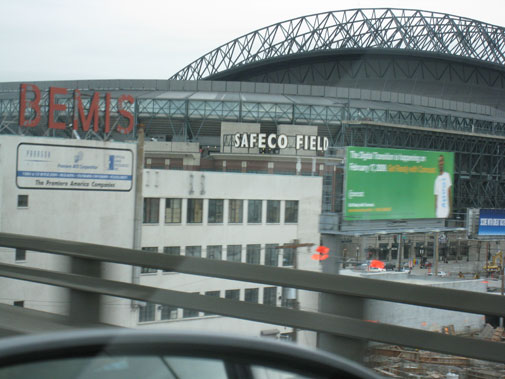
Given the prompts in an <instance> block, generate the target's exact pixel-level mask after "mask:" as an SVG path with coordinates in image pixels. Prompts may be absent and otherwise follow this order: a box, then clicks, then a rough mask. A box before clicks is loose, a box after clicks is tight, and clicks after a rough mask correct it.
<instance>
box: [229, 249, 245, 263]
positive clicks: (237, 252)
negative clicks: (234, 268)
mask: <svg viewBox="0 0 505 379" xmlns="http://www.w3.org/2000/svg"><path fill="white" fill-rule="evenodd" d="M241 258H242V245H228V246H227V247H226V260H227V261H229V262H240V261H241V260H242V259H241Z"/></svg>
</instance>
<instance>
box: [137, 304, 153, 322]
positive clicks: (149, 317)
mask: <svg viewBox="0 0 505 379" xmlns="http://www.w3.org/2000/svg"><path fill="white" fill-rule="evenodd" d="M155 311H156V304H154V303H146V305H145V306H143V307H139V322H146V321H154V314H155Z"/></svg>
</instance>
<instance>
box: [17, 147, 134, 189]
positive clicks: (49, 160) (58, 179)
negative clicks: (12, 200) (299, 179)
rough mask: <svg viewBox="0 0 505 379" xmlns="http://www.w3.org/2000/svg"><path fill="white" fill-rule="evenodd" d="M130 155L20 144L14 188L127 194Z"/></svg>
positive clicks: (122, 151) (128, 152) (98, 149)
mask: <svg viewBox="0 0 505 379" xmlns="http://www.w3.org/2000/svg"><path fill="white" fill-rule="evenodd" d="M132 183H133V152H132V151H131V150H128V149H110V148H101V147H87V146H86V147H84V146H63V145H51V144H34V143H20V144H19V145H18V149H17V163H16V185H17V186H18V187H19V188H30V189H67V190H81V191H82V190H88V191H89V190H91V191H130V190H131V189H132Z"/></svg>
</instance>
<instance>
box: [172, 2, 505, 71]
mask: <svg viewBox="0 0 505 379" xmlns="http://www.w3.org/2000/svg"><path fill="white" fill-rule="evenodd" d="M368 48H380V49H396V50H410V51H417V52H427V53H439V54H445V55H452V56H457V57H462V58H470V59H476V60H480V61H483V62H488V63H494V64H499V65H503V64H504V63H505V28H503V27H499V26H495V25H490V24H486V23H483V22H480V21H476V20H472V19H469V18H464V17H459V16H453V15H449V14H443V13H436V12H428V11H421V10H408V9H389V8H385V9H352V10H343V11H333V12H326V13H319V14H314V15H309V16H303V17H299V18H295V19H291V20H287V21H284V22H280V23H277V24H274V25H270V26H267V27H264V28H262V29H258V30H255V31H253V32H251V33H249V34H246V35H244V36H242V37H239V38H237V39H234V40H233V41H230V42H228V43H226V44H224V45H222V46H220V47H218V48H217V49H215V50H212V51H211V52H209V53H207V54H205V55H204V56H202V57H200V58H199V59H197V60H195V61H194V62H192V63H191V64H189V65H188V66H186V67H184V68H183V69H182V70H181V71H179V72H177V73H176V74H175V75H173V76H172V77H171V78H170V79H179V80H197V79H202V78H207V77H212V76H213V75H215V74H217V73H220V72H223V71H226V70H230V69H233V68H235V67H238V66H243V65H247V64H251V63H255V62H260V61H264V60H268V59H274V58H279V57H287V56H295V55H298V54H307V53H314V52H324V51H330V50H339V49H368Z"/></svg>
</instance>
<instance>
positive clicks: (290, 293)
mask: <svg viewBox="0 0 505 379" xmlns="http://www.w3.org/2000/svg"><path fill="white" fill-rule="evenodd" d="M281 306H283V307H286V308H296V289H295V288H287V287H283V288H282V301H281Z"/></svg>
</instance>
